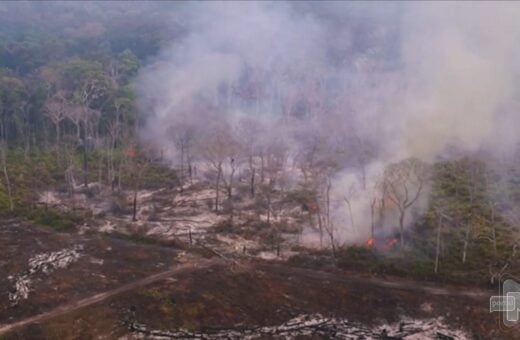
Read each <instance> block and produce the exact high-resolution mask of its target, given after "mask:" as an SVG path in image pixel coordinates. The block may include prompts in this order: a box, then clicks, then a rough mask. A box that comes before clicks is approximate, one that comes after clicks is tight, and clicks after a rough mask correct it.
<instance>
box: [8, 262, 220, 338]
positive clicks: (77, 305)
mask: <svg viewBox="0 0 520 340" xmlns="http://www.w3.org/2000/svg"><path fill="white" fill-rule="evenodd" d="M217 262H218V261H217V260H200V261H197V262H191V263H186V264H181V265H179V266H177V267H175V268H170V269H169V270H166V271H163V272H160V273H157V274H154V275H150V276H147V277H145V278H142V279H140V280H137V281H134V282H131V283H128V284H125V285H123V286H120V287H118V288H115V289H112V290H109V291H106V292H103V293H98V294H95V295H92V296H89V297H87V298H84V299H81V300H77V301H73V302H70V303H67V304H65V305H61V306H58V307H56V308H54V309H52V310H50V311H48V312H46V313H42V314H38V315H35V316H32V317H30V318H26V319H23V320H20V321H16V322H13V323H10V324H4V325H0V335H2V334H5V333H7V332H10V331H13V330H14V329H16V328H20V327H23V326H27V325H29V324H32V323H38V322H42V321H45V320H48V319H51V318H54V317H56V316H60V315H63V314H66V313H70V312H73V311H76V310H78V309H81V308H84V307H87V306H90V305H93V304H95V303H98V302H101V301H103V300H106V299H108V298H110V297H112V296H114V295H117V294H121V293H123V292H127V291H129V290H133V289H136V288H140V287H143V286H146V285H148V284H150V283H153V282H157V281H160V280H164V279H166V278H168V277H170V276H172V275H175V274H180V273H183V272H188V271H192V270H198V269H201V268H206V267H209V266H211V265H213V264H216V263H217Z"/></svg>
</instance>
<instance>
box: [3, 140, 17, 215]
mask: <svg viewBox="0 0 520 340" xmlns="http://www.w3.org/2000/svg"><path fill="white" fill-rule="evenodd" d="M6 149H7V146H6V143H5V141H3V142H2V145H1V146H0V153H1V155H0V157H1V159H2V169H3V172H4V178H5V186H6V188H7V195H8V198H9V210H10V211H13V210H14V204H13V196H12V195H11V181H10V180H9V174H8V173H7V160H6V153H7V151H6Z"/></svg>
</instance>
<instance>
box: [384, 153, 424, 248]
mask: <svg viewBox="0 0 520 340" xmlns="http://www.w3.org/2000/svg"><path fill="white" fill-rule="evenodd" d="M428 179H429V168H428V166H427V165H426V164H425V163H423V162H422V161H420V160H418V159H416V158H408V159H405V160H403V161H401V162H399V163H394V164H391V165H390V166H389V167H388V168H387V169H386V170H385V174H384V187H385V191H386V195H387V197H388V199H390V201H392V203H393V204H394V205H395V206H396V208H397V209H398V211H399V233H400V244H401V248H402V247H403V246H404V223H405V217H406V213H407V211H408V209H409V208H410V207H411V206H412V205H413V204H414V203H415V202H417V200H418V199H419V197H420V195H421V193H422V191H423V189H424V187H425V185H426V182H427V180H428Z"/></svg>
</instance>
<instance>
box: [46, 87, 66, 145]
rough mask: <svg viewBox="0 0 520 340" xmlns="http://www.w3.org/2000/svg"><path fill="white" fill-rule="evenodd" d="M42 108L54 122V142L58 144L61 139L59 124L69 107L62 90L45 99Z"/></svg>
mask: <svg viewBox="0 0 520 340" xmlns="http://www.w3.org/2000/svg"><path fill="white" fill-rule="evenodd" d="M44 108H45V113H46V114H47V117H49V119H50V120H51V122H52V123H53V124H54V128H55V129H56V143H57V144H59V143H60V140H61V130H60V124H61V122H62V121H63V120H64V119H65V118H67V112H68V110H69V109H70V106H69V103H68V102H67V100H66V99H65V96H64V94H63V93H62V92H57V93H56V94H54V95H53V96H52V97H50V98H49V99H47V101H46V102H45V106H44Z"/></svg>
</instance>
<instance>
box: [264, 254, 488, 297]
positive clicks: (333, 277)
mask: <svg viewBox="0 0 520 340" xmlns="http://www.w3.org/2000/svg"><path fill="white" fill-rule="evenodd" d="M256 267H257V268H259V269H262V268H263V269H265V270H267V271H271V272H278V273H280V274H284V275H287V276H291V275H293V276H298V277H306V278H310V279H315V280H329V281H334V282H344V283H361V284H365V285H370V286H375V287H381V288H388V289H401V290H408V291H416V292H418V293H424V294H427V295H445V296H460V297H469V298H473V299H476V300H488V299H489V297H490V296H492V295H493V292H492V291H487V290H482V289H478V288H472V287H454V286H446V285H443V284H439V285H440V286H442V287H435V286H433V284H432V283H426V282H420V281H409V280H405V279H402V280H401V279H399V280H397V279H396V280H387V279H383V278H369V277H361V276H354V275H356V274H352V276H349V273H333V272H326V271H321V270H317V269H306V268H298V267H292V266H288V265H284V264H274V263H265V262H262V263H258V264H257V265H256Z"/></svg>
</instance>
